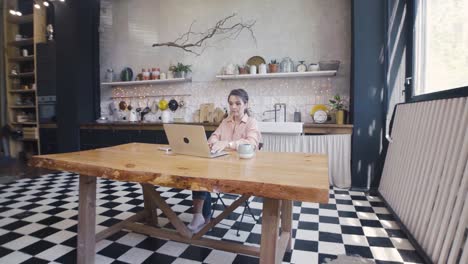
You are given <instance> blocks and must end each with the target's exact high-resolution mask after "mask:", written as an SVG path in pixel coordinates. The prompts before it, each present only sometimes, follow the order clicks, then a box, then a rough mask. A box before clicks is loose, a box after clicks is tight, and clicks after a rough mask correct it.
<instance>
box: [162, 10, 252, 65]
mask: <svg viewBox="0 0 468 264" xmlns="http://www.w3.org/2000/svg"><path fill="white" fill-rule="evenodd" d="M236 15H237V14H236V13H234V14H232V15H230V16H227V17H225V18H223V19H221V20H219V21H218V22H216V24H215V25H214V26H213V27H212V28H209V29H208V30H206V31H205V32H193V31H192V27H193V24H194V23H195V21H193V22H192V24H191V25H190V27H189V29H188V31H187V32H185V33H184V34H182V35H181V36H180V37H178V38H177V39H176V40H174V41H170V42H163V43H155V44H153V47H163V46H166V47H173V48H180V49H182V50H184V51H186V52H190V53H193V54H195V55H197V56H199V55H201V54H202V53H203V51H204V50H205V49H206V47H207V41H208V40H209V39H211V38H213V37H215V36H216V37H220V40H225V39H235V38H237V37H238V36H239V35H240V33H241V32H242V31H244V30H247V31H249V32H250V36H251V37H252V38H253V40H254V41H255V43H257V39H256V38H255V35H254V33H253V30H252V27H253V26H254V25H255V22H256V21H255V20H254V21H253V22H250V23H244V22H242V21H241V22H238V23H235V24H232V25H231V26H228V25H226V24H229V23H228V22H230V21H229V20H230V19H232V18H234V17H235V16H236Z"/></svg>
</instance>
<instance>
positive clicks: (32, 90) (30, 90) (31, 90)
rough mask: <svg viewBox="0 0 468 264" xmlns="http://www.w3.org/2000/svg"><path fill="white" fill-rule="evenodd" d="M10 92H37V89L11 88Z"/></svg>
mask: <svg viewBox="0 0 468 264" xmlns="http://www.w3.org/2000/svg"><path fill="white" fill-rule="evenodd" d="M9 92H10V93H35V92H36V90H35V89H29V90H18V89H15V90H10V91H9Z"/></svg>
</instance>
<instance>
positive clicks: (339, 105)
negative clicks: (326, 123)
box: [329, 94, 346, 125]
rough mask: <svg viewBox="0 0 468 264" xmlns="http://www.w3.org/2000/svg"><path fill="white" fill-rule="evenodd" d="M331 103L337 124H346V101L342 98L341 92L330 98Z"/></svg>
mask: <svg viewBox="0 0 468 264" xmlns="http://www.w3.org/2000/svg"><path fill="white" fill-rule="evenodd" d="M329 101H330V104H331V108H332V110H333V111H334V112H335V117H336V124H337V125H342V124H344V112H345V110H346V101H345V100H344V99H343V98H341V96H340V95H339V94H336V95H335V96H333V99H330V100H329Z"/></svg>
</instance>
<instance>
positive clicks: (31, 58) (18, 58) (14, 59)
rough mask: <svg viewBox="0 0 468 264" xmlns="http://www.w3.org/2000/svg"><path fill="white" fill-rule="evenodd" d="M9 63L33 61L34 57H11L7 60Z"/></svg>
mask: <svg viewBox="0 0 468 264" xmlns="http://www.w3.org/2000/svg"><path fill="white" fill-rule="evenodd" d="M8 60H9V61H10V62H23V61H34V55H30V56H25V57H13V58H9V59H8Z"/></svg>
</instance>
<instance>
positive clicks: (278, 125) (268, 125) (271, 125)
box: [258, 122, 304, 134]
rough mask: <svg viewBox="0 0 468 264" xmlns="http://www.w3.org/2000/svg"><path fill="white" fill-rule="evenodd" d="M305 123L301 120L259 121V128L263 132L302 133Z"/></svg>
mask: <svg viewBox="0 0 468 264" xmlns="http://www.w3.org/2000/svg"><path fill="white" fill-rule="evenodd" d="M303 124H304V123H300V122H258V129H259V130H260V132H261V133H263V134H301V133H302V132H303V131H304V130H303Z"/></svg>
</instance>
